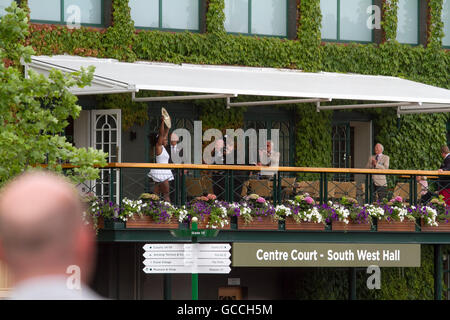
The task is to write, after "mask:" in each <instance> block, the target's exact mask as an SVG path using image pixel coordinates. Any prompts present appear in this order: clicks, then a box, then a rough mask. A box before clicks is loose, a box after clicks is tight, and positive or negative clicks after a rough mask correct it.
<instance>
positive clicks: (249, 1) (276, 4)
mask: <svg viewBox="0 0 450 320" xmlns="http://www.w3.org/2000/svg"><path fill="white" fill-rule="evenodd" d="M286 2H287V0H225V30H226V31H227V32H231V33H246V34H259V35H268V36H281V37H285V36H287V3H286Z"/></svg>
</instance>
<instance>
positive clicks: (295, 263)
mask: <svg viewBox="0 0 450 320" xmlns="http://www.w3.org/2000/svg"><path fill="white" fill-rule="evenodd" d="M232 257H233V263H232V266H233V267H368V266H371V265H376V266H379V267H420V244H339V243H338V244H336V243H234V244H233V248H232Z"/></svg>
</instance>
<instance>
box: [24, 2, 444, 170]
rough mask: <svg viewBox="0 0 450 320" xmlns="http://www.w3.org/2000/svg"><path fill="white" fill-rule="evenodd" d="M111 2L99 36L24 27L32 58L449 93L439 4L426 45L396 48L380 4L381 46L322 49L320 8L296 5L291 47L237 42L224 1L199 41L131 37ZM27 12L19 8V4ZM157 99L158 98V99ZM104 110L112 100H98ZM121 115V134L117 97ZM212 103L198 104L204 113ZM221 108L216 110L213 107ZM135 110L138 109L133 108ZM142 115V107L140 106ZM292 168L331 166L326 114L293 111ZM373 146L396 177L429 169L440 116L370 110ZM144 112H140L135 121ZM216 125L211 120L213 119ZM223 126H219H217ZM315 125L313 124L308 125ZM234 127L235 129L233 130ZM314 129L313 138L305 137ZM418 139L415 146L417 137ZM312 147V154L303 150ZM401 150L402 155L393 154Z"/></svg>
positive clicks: (433, 8) (136, 33)
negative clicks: (271, 71)
mask: <svg viewBox="0 0 450 320" xmlns="http://www.w3.org/2000/svg"><path fill="white" fill-rule="evenodd" d="M109 1H112V17H111V21H112V22H111V26H109V27H108V28H105V29H98V28H85V27H82V28H81V29H73V30H69V29H67V28H66V27H65V26H62V25H45V24H44V25H43V24H31V31H32V32H31V36H30V38H29V39H28V43H29V44H31V45H32V46H33V47H34V48H35V50H36V52H37V54H46V55H48V54H62V53H68V54H75V55H80V56H95V57H108V58H116V59H120V60H124V61H134V60H150V61H164V62H172V63H182V62H184V63H196V64H227V65H245V66H259V67H274V68H292V69H301V70H305V71H311V72H314V71H329V72H353V73H361V74H372V75H389V76H397V77H403V78H406V79H411V80H414V81H420V82H423V83H427V84H430V85H435V86H439V87H443V88H450V81H449V74H450V63H449V62H450V52H449V51H448V50H443V49H441V48H442V38H443V23H442V21H441V20H440V17H441V10H442V5H443V0H429V1H428V18H427V20H428V28H427V33H428V43H427V46H426V48H425V47H423V46H422V45H420V46H417V47H412V46H409V45H402V44H399V43H398V42H397V41H395V38H396V30H397V18H396V14H397V3H398V0H390V1H383V22H382V28H383V39H384V42H383V43H381V44H379V45H378V44H338V43H323V42H321V34H320V25H321V11H320V0H311V1H297V10H298V12H297V17H298V21H297V24H296V25H297V39H293V40H288V39H281V38H276V37H269V38H261V37H257V36H242V35H240V36H237V35H231V34H227V33H226V32H225V29H224V21H225V16H224V13H223V8H224V0H208V1H207V10H206V33H190V32H162V31H150V30H135V29H134V25H133V21H132V20H131V16H130V8H129V6H128V0H109ZM22 6H26V1H22ZM162 94H164V93H162ZM104 99H105V100H106V101H105V102H104V103H102V105H103V106H105V107H107V105H108V103H109V104H114V101H115V100H114V99H111V98H110V97H109V98H108V97H105V98H104ZM117 99H118V103H117V104H116V105H119V106H121V108H122V109H123V113H124V120H126V121H128V122H126V123H125V127H130V126H131V125H132V124H133V121H135V120H138V119H141V118H140V117H136V116H134V115H133V114H134V113H135V112H136V109H137V108H139V106H136V105H134V104H132V103H129V104H128V103H124V102H125V101H127V100H128V99H126V98H123V97H117ZM216 104H217V102H211V103H209V104H208V103H207V104H206V105H205V103H202V105H205V110H208V105H209V106H211V107H212V106H214V105H216ZM219 104H220V103H219ZM140 107H142V106H140ZM143 108H145V106H143ZM297 110H298V117H297V119H298V123H297V124H298V125H297V126H296V130H297V137H296V141H297V148H296V153H297V157H296V159H297V164H298V165H302V166H331V156H327V154H330V150H331V144H330V142H329V141H326V139H324V138H323V137H325V136H326V134H327V132H329V130H330V126H331V117H330V114H327V113H320V114H316V113H315V111H314V108H311V107H308V106H304V105H298V107H297ZM215 111H216V112H215V113H214V115H211V113H210V112H202V114H203V117H204V118H205V121H207V122H209V123H214V125H215V126H220V125H221V126H222V127H225V125H228V124H229V123H230V121H242V117H240V116H239V114H242V112H241V113H239V112H237V114H232V115H230V114H228V113H229V112H230V111H229V110H226V109H225V108H220V111H217V109H215ZM371 112H372V113H374V115H375V117H374V124H375V133H376V140H377V141H379V142H381V143H383V145H384V146H385V150H386V151H385V152H386V154H389V155H390V156H391V159H392V160H391V167H392V168H397V169H421V168H424V169H425V168H427V169H431V168H436V167H437V166H439V163H440V159H439V153H438V152H437V150H438V147H439V146H440V145H442V144H445V143H446V137H445V133H446V132H445V131H446V130H445V123H446V121H447V118H448V116H447V115H446V114H436V115H426V116H425V115H423V116H414V115H408V116H402V119H401V125H400V126H398V125H397V119H396V115H395V114H394V112H392V110H386V109H385V110H382V111H380V110H373V111H371ZM142 113H143V111H142V110H141V111H140V114H142ZM214 116H215V117H216V118H215V119H212V117H214ZM222 119H224V121H222ZM311 119H316V120H317V121H312V120H311ZM239 125H240V124H239V123H237V124H236V125H235V126H239ZM312 128H314V129H315V130H311V129H312ZM418 136H420V137H421V139H420V140H418V139H416V137H418ZM310 140H313V141H315V142H316V143H314V150H311V148H304V147H302V145H308V144H307V142H308V141H310ZM400 146H401V147H400Z"/></svg>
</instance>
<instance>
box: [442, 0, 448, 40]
mask: <svg viewBox="0 0 450 320" xmlns="http://www.w3.org/2000/svg"><path fill="white" fill-rule="evenodd" d="M442 22H443V23H444V38H443V39H442V44H443V45H444V47H447V48H449V47H450V0H444V7H443V8H442Z"/></svg>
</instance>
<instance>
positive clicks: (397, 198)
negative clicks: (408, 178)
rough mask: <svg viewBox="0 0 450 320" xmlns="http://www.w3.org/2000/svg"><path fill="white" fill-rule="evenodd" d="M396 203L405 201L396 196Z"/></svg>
mask: <svg viewBox="0 0 450 320" xmlns="http://www.w3.org/2000/svg"><path fill="white" fill-rule="evenodd" d="M394 201H398V202H402V201H403V199H402V197H400V196H396V197H395V198H394Z"/></svg>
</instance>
